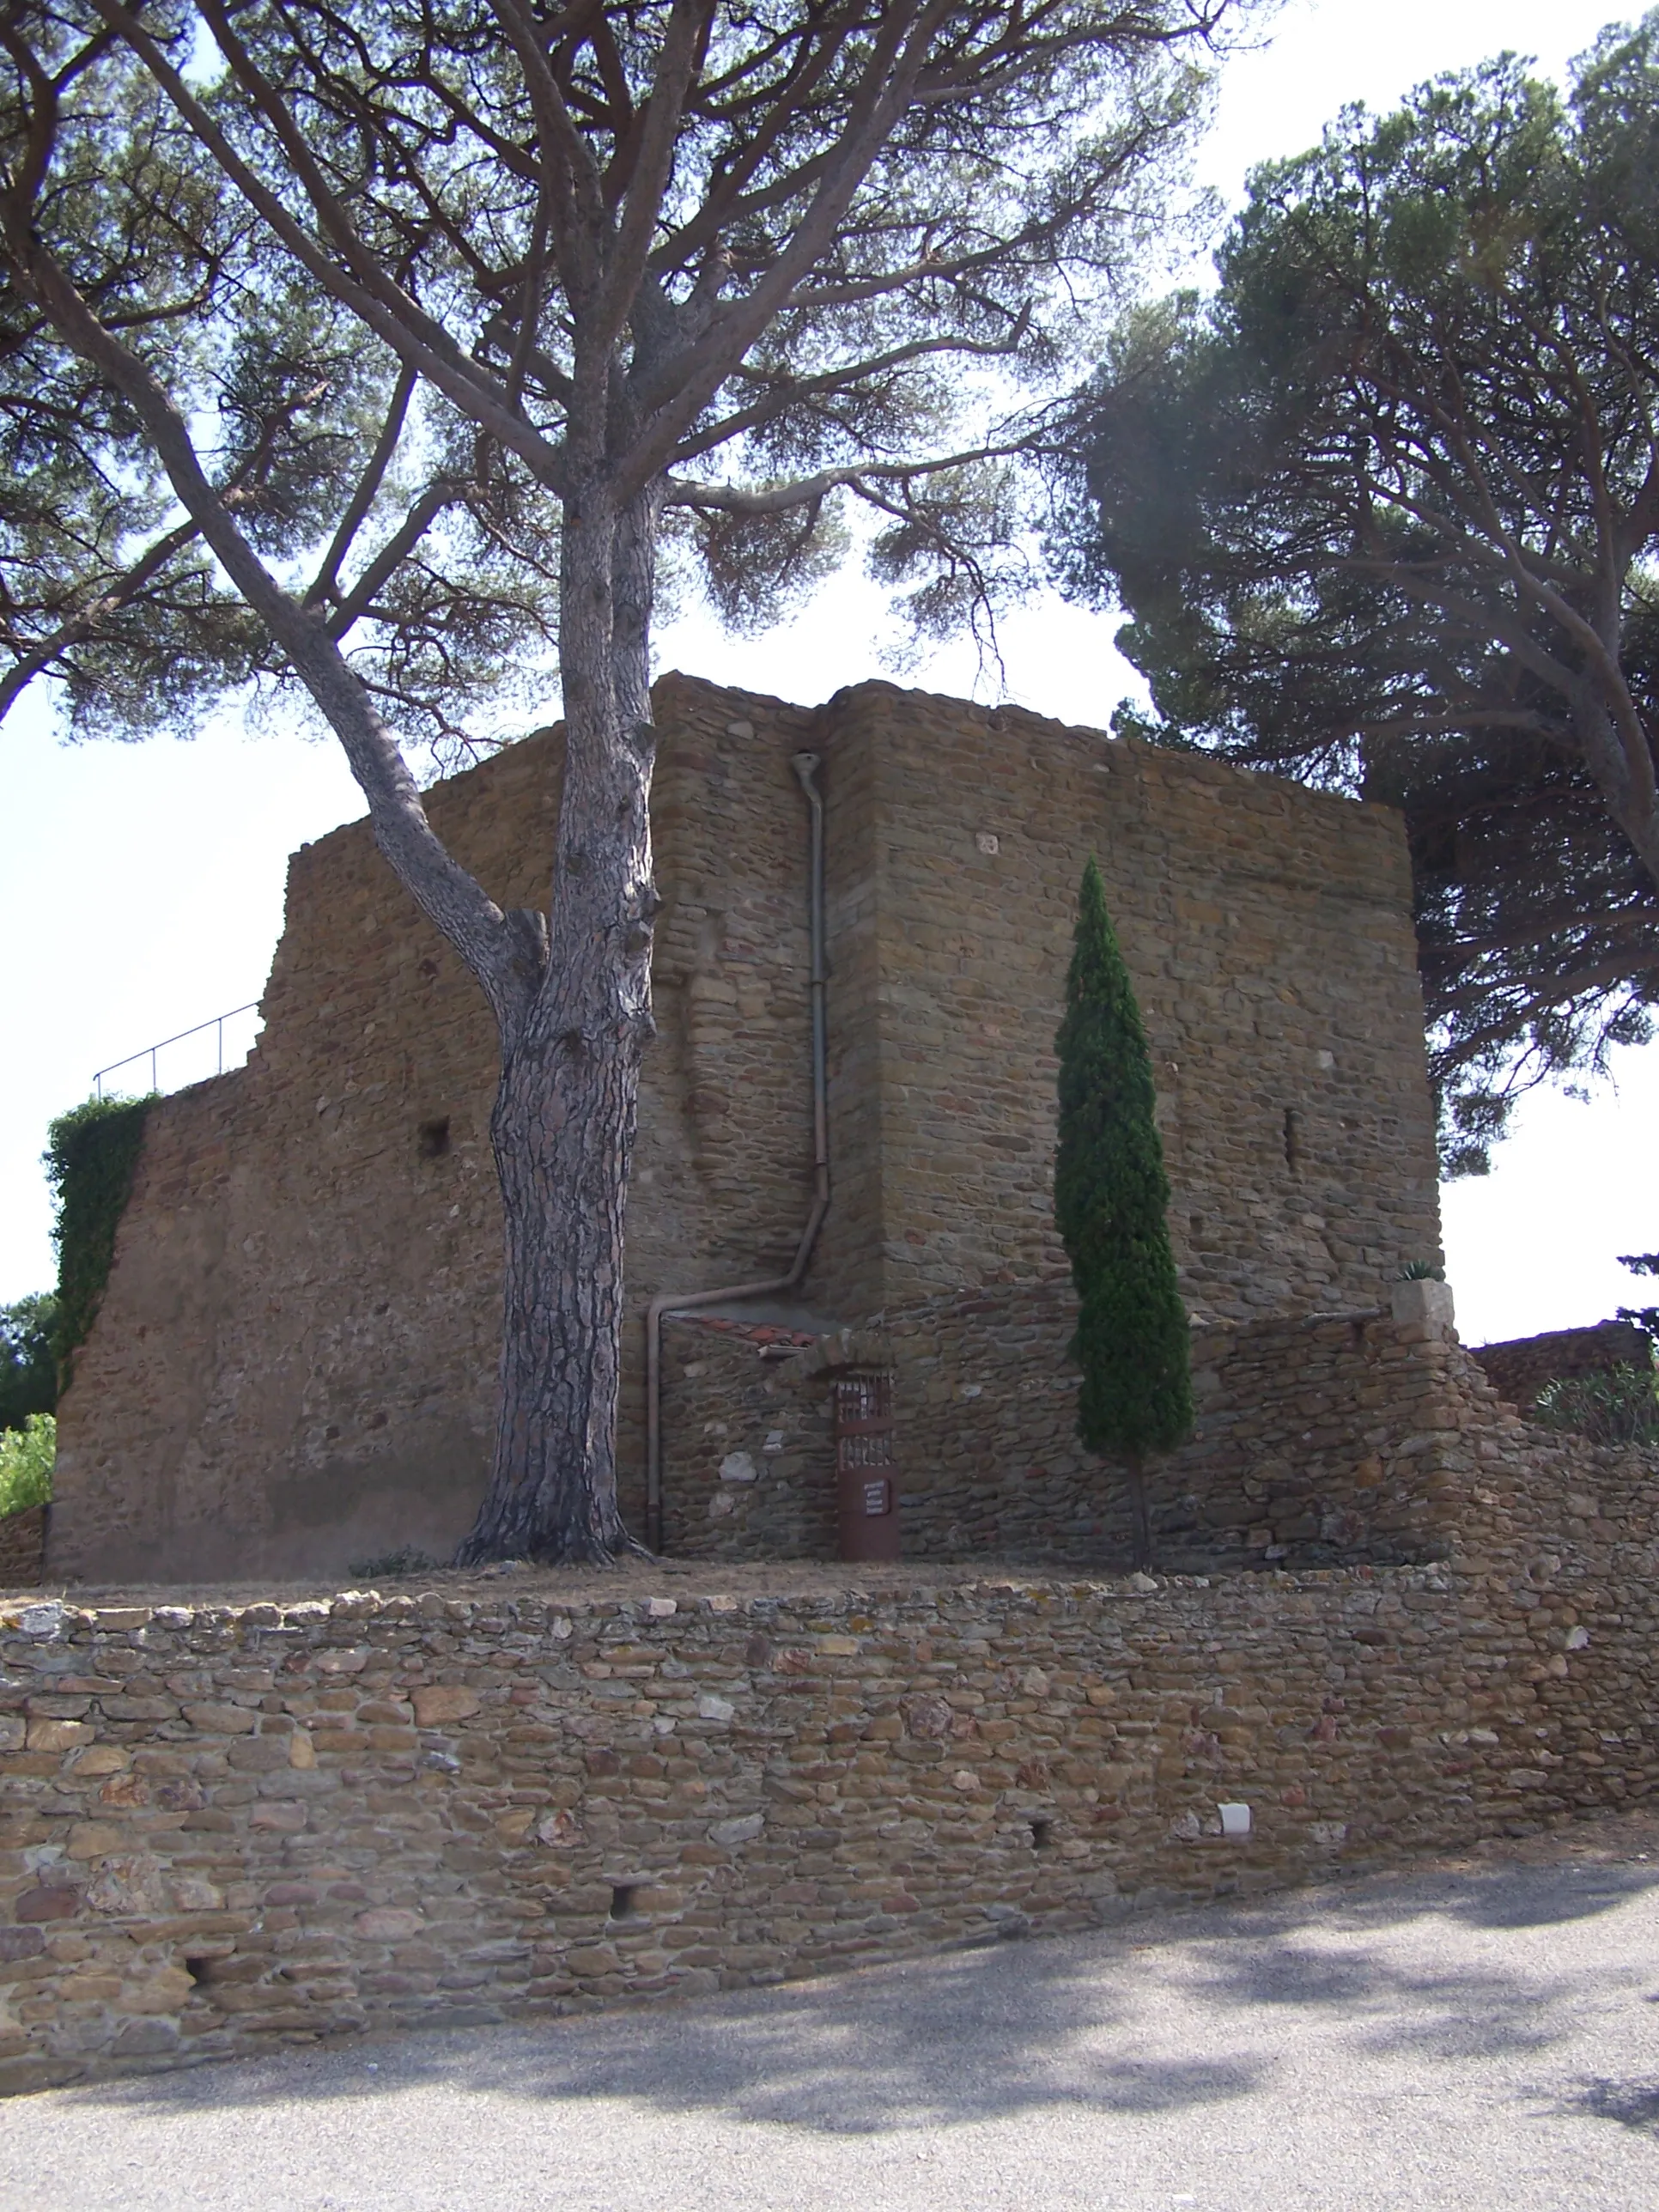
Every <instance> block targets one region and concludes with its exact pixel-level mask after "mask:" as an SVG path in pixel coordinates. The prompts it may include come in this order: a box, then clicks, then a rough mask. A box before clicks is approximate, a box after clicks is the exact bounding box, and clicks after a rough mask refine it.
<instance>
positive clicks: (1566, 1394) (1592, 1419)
mask: <svg viewBox="0 0 1659 2212" xmlns="http://www.w3.org/2000/svg"><path fill="white" fill-rule="evenodd" d="M1533 1419H1534V1420H1536V1421H1540V1422H1541V1423H1542V1424H1543V1425H1544V1426H1545V1427H1546V1428H1547V1429H1560V1430H1563V1431H1566V1432H1567V1433H1568V1434H1570V1435H1572V1436H1577V1437H1589V1441H1590V1442H1591V1443H1597V1444H1659V1374H1656V1373H1655V1371H1654V1370H1653V1369H1652V1368H1650V1367H1614V1368H1610V1369H1603V1370H1601V1373H1599V1374H1595V1375H1569V1376H1563V1377H1562V1379H1561V1380H1560V1381H1559V1383H1550V1384H1549V1385H1548V1386H1547V1388H1546V1389H1543V1390H1541V1391H1540V1393H1539V1395H1538V1401H1537V1403H1536V1405H1534V1407H1533Z"/></svg>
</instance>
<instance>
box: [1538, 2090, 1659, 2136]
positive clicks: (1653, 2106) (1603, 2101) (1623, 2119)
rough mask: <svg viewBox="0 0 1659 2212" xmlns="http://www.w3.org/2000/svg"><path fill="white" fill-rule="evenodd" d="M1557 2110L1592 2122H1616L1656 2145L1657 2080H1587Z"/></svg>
mask: <svg viewBox="0 0 1659 2212" xmlns="http://www.w3.org/2000/svg"><path fill="white" fill-rule="evenodd" d="M1559 2109H1560V2110H1561V2111H1562V2112H1576V2113H1579V2114H1586V2115H1588V2116H1589V2118H1591V2119H1593V2120H1617V2121H1618V2123H1619V2124H1620V2127H1622V2128H1629V2129H1631V2130H1632V2131H1633V2132H1635V2133H1637V2134H1639V2135H1644V2136H1650V2137H1651V2138H1652V2139H1653V2140H1654V2141H1655V2142H1659V2081H1606V2080H1601V2079H1598V2080H1596V2081H1587V2082H1585V2083H1584V2085H1583V2087H1582V2088H1581V2089H1580V2091H1579V2092H1578V2093H1577V2095H1576V2096H1574V2097H1571V2098H1569V2099H1568V2100H1567V2101H1566V2102H1565V2104H1564V2105H1562V2106H1560V2108H1559Z"/></svg>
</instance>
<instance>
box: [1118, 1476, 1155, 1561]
mask: <svg viewBox="0 0 1659 2212" xmlns="http://www.w3.org/2000/svg"><path fill="white" fill-rule="evenodd" d="M1123 1480H1124V1484H1125V1486H1126V1487H1127V1490H1128V1492H1129V1529H1130V1534H1129V1564H1130V1565H1131V1566H1132V1567H1133V1569H1134V1571H1135V1572H1136V1573H1137V1574H1142V1575H1144V1574H1146V1572H1147V1571H1149V1570H1150V1568H1151V1566H1152V1510H1151V1508H1150V1506H1149V1505H1148V1504H1147V1502H1146V1464H1145V1462H1143V1461H1141V1460H1138V1459H1132V1460H1129V1461H1128V1462H1126V1465H1125V1468H1124V1476H1123Z"/></svg>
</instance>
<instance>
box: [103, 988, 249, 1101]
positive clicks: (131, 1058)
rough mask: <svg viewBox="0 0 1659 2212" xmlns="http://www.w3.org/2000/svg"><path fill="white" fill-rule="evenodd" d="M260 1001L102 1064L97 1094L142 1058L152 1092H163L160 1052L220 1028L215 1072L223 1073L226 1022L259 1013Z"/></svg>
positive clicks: (236, 1007) (233, 1008)
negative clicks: (109, 1079)
mask: <svg viewBox="0 0 1659 2212" xmlns="http://www.w3.org/2000/svg"><path fill="white" fill-rule="evenodd" d="M258 1007H259V1001H258V1000H257V999H250V1000H248V1002H247V1004H246V1006H233V1007H231V1009H230V1011H229V1012H228V1013H223V1014H215V1015H214V1016H213V1018H212V1019H211V1020H210V1021H205V1022H197V1024H196V1025H195V1027H194V1028H193V1029H188V1030H179V1034H178V1036H170V1037H161V1038H160V1039H159V1040H158V1041H157V1042H155V1044H147V1045H144V1046H143V1047H142V1048H141V1049H140V1050H138V1051H137V1052H130V1053H129V1054H127V1056H126V1058H125V1060H111V1062H110V1064H109V1066H107V1067H100V1069H99V1071H98V1073H96V1075H94V1077H93V1079H92V1087H93V1091H94V1096H95V1097H99V1098H101V1097H103V1095H104V1078H105V1077H106V1075H114V1074H115V1073H118V1071H119V1070H120V1069H121V1068H124V1067H136V1066H137V1065H138V1063H139V1062H140V1061H141V1060H148V1061H149V1087H150V1089H151V1090H152V1091H159V1090H160V1089H161V1083H160V1081H159V1080H158V1079H157V1073H156V1069H157V1063H156V1054H158V1053H162V1052H165V1051H166V1050H167V1047H168V1046H169V1045H170V1044H182V1043H183V1042H185V1038H186V1037H193V1036H203V1035H204V1033H205V1032H206V1031H207V1030H217V1031H218V1033H219V1034H218V1063H219V1064H218V1066H217V1067H216V1069H215V1070H214V1073H216V1075H222V1074H223V1073H224V1072H225V1024H226V1023H227V1022H234V1020H235V1018H236V1017H237V1015H238V1014H252V1013H257V1012H258ZM201 1080H202V1078H200V1077H197V1081H198V1082H199V1081H201Z"/></svg>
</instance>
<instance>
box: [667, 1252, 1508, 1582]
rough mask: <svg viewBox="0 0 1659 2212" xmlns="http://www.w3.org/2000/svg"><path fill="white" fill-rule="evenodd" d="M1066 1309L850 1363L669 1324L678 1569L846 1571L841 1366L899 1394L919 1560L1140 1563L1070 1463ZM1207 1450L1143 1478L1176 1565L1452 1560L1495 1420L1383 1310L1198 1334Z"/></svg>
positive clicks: (1045, 1289) (886, 1340)
mask: <svg viewBox="0 0 1659 2212" xmlns="http://www.w3.org/2000/svg"><path fill="white" fill-rule="evenodd" d="M1072 1325H1073V1297H1072V1292H1071V1286H1070V1285H1069V1284H1068V1283H1048V1284H1039V1285H1030V1286H1029V1287H1026V1286H1023V1285H1022V1286H1016V1287H1012V1288H991V1289H987V1290H982V1291H973V1292H967V1293H959V1294H957V1296H955V1297H950V1298H945V1299H941V1300H938V1301H934V1302H932V1303H929V1304H924V1305H921V1306H919V1307H915V1308H912V1309H909V1310H904V1311H901V1312H898V1313H895V1314H890V1315H889V1316H886V1317H885V1320H884V1326H883V1327H882V1328H879V1329H872V1330H871V1331H867V1332H865V1333H864V1334H862V1335H860V1336H859V1337H857V1338H855V1339H854V1340H853V1341H852V1343H851V1346H850V1348H848V1349H845V1350H843V1349H842V1345H841V1340H838V1339H834V1338H832V1339H829V1340H824V1341H823V1343H821V1344H819V1345H817V1346H812V1347H811V1348H806V1349H800V1350H793V1351H792V1349H791V1346H790V1343H789V1341H788V1340H787V1332H783V1331H756V1332H751V1333H750V1334H746V1335H745V1334H738V1333H732V1334H718V1333H717V1332H716V1330H715V1329H711V1328H707V1327H704V1328H699V1327H698V1326H697V1325H696V1323H694V1322H690V1321H686V1322H678V1323H675V1324H671V1328H670V1330H669V1333H668V1336H667V1340H666V1347H665V1348H666V1355H667V1356H666V1374H667V1378H668V1379H667V1387H666V1389H665V1394H664V1413H665V1434H666V1438H667V1448H666V1451H665V1500H666V1504H667V1509H668V1510H667V1520H666V1527H667V1529H668V1531H669V1546H668V1548H669V1549H670V1550H671V1551H672V1552H674V1553H685V1554H689V1555H696V1556H702V1557H726V1558H742V1559H768V1558H772V1559H778V1558H806V1559H812V1558H817V1559H828V1558H832V1557H833V1556H834V1552H835V1526H834V1494H835V1492H834V1482H835V1476H834V1446H833V1443H832V1441H831V1437H830V1431H829V1407H828V1393H829V1380H828V1374H829V1370H830V1369H831V1368H832V1367H833V1366H834V1365H835V1364H836V1363H838V1362H844V1363H845V1364H849V1365H858V1364H863V1365H867V1366H875V1367H884V1368H887V1369H890V1370H891V1371H892V1373H893V1375H894V1377H895V1383H894V1404H895V1412H896V1451H897V1461H898V1469H897V1471H898V1479H899V1485H900V1496H901V1509H900V1510H901V1515H902V1530H903V1538H902V1541H903V1553H904V1556H905V1557H906V1558H907V1559H966V1558H969V1557H972V1556H973V1555H975V1553H978V1554H981V1555H983V1556H985V1557H989V1558H995V1559H1004V1560H1022V1561H1025V1562H1028V1563H1035V1562H1038V1561H1044V1560H1048V1561H1069V1562H1071V1563H1073V1564H1074V1565H1085V1566H1086V1565H1096V1566H1097V1565H1100V1564H1102V1563H1103V1562H1105V1561H1110V1560H1113V1559H1121V1558H1124V1557H1127V1547H1128V1543H1129V1535H1130V1530H1129V1522H1128V1516H1127V1509H1126V1505H1125V1502H1124V1493H1123V1491H1122V1487H1121V1483H1120V1482H1119V1481H1118V1480H1117V1479H1116V1476H1115V1473H1114V1470H1113V1469H1112V1468H1111V1467H1110V1466H1109V1464H1108V1463H1106V1462H1102V1461H1101V1460H1099V1459H1097V1458H1095V1457H1093V1456H1091V1455H1087V1454H1085V1453H1084V1452H1082V1451H1081V1450H1080V1449H1079V1445H1078V1443H1077V1403H1076V1401H1077V1387H1078V1384H1077V1372H1076V1370H1075V1368H1074V1367H1073V1365H1072V1364H1071V1362H1070V1360H1069V1359H1068V1358H1066V1344H1067V1342H1068V1340H1069V1338H1070V1335H1071V1331H1072ZM726 1326H727V1328H729V1327H730V1325H729V1324H728V1325H726ZM779 1339H783V1341H779ZM1193 1364H1194V1390H1195V1396H1196V1400H1197V1407H1198V1420H1197V1425H1196V1429H1195V1431H1194V1437H1193V1441H1192V1442H1191V1443H1189V1444H1188V1445H1187V1446H1185V1447H1184V1448H1183V1449H1182V1450H1181V1451H1179V1452H1176V1453H1173V1454H1171V1455H1170V1456H1169V1457H1168V1458H1167V1459H1165V1460H1164V1461H1162V1462H1158V1464H1157V1466H1156V1467H1155V1468H1154V1470H1153V1473H1152V1516H1153V1527H1154V1530H1155V1533H1156V1535H1157V1540H1158V1557H1159V1560H1160V1563H1161V1564H1163V1565H1167V1566H1168V1567H1170V1568H1171V1569H1173V1570H1178V1571H1191V1572H1197V1573H1209V1572H1212V1571H1222V1570H1225V1569H1229V1568H1237V1567H1243V1566H1262V1565H1277V1564H1279V1563H1280V1562H1285V1563H1287V1564H1289V1565H1295V1566H1311V1565H1324V1564H1334V1563H1336V1562H1339V1561H1340V1562H1343V1563H1350V1564H1352V1563H1355V1562H1358V1561H1365V1562H1368V1563H1370V1564H1371V1565H1386V1564H1400V1563H1403V1562H1406V1561H1410V1560H1418V1561H1420V1560H1424V1559H1433V1558H1437V1557H1438V1556H1440V1555H1441V1554H1442V1553H1443V1552H1444V1550H1445V1548H1446V1544H1447V1541H1448V1537H1447V1530H1448V1528H1449V1526H1450V1525H1451V1523H1452V1521H1453V1518H1454V1516H1455V1513H1456V1511H1457V1510H1458V1509H1459V1506H1460V1503H1461V1492H1462V1490H1463V1489H1464V1488H1465V1487H1466V1486H1467V1482H1468V1474H1469V1468H1470V1467H1471V1465H1472V1464H1473V1462H1472V1461H1471V1459H1470V1457H1469V1454H1468V1449H1467V1448H1466V1446H1467V1435H1468V1432H1470V1431H1476V1430H1484V1429H1486V1428H1487V1427H1489V1426H1490V1425H1491V1424H1492V1421H1493V1420H1494V1419H1497V1417H1498V1405H1497V1401H1496V1399H1495V1397H1494V1395H1493V1394H1492V1390H1491V1389H1490V1388H1489V1387H1488V1386H1487V1384H1486V1380H1485V1377H1484V1376H1482V1375H1481V1373H1480V1370H1479V1369H1478V1368H1477V1367H1476V1366H1474V1364H1473V1363H1472V1362H1471V1361H1470V1360H1469V1358H1468V1356H1467V1355H1466V1354H1465V1353H1463V1352H1461V1351H1460V1350H1459V1349H1458V1348H1457V1346H1456V1345H1455V1343H1454V1342H1453V1341H1451V1340H1449V1338H1447V1337H1446V1336H1445V1335H1443V1334H1441V1333H1440V1331H1439V1329H1438V1328H1435V1327H1429V1326H1425V1325H1424V1324H1423V1323H1422V1322H1418V1321H1415V1320H1404V1321H1397V1320H1395V1318H1394V1317H1393V1316H1392V1315H1389V1314H1380V1313H1376V1312H1375V1311H1373V1312H1370V1313H1368V1314H1361V1315H1358V1316H1353V1317H1352V1318H1349V1319H1331V1320H1325V1321H1313V1320H1304V1321H1276V1322H1254V1323H1247V1324H1243V1325H1241V1326H1239V1327H1237V1328H1219V1327H1211V1328H1202V1329H1195V1330H1194V1333H1193Z"/></svg>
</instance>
